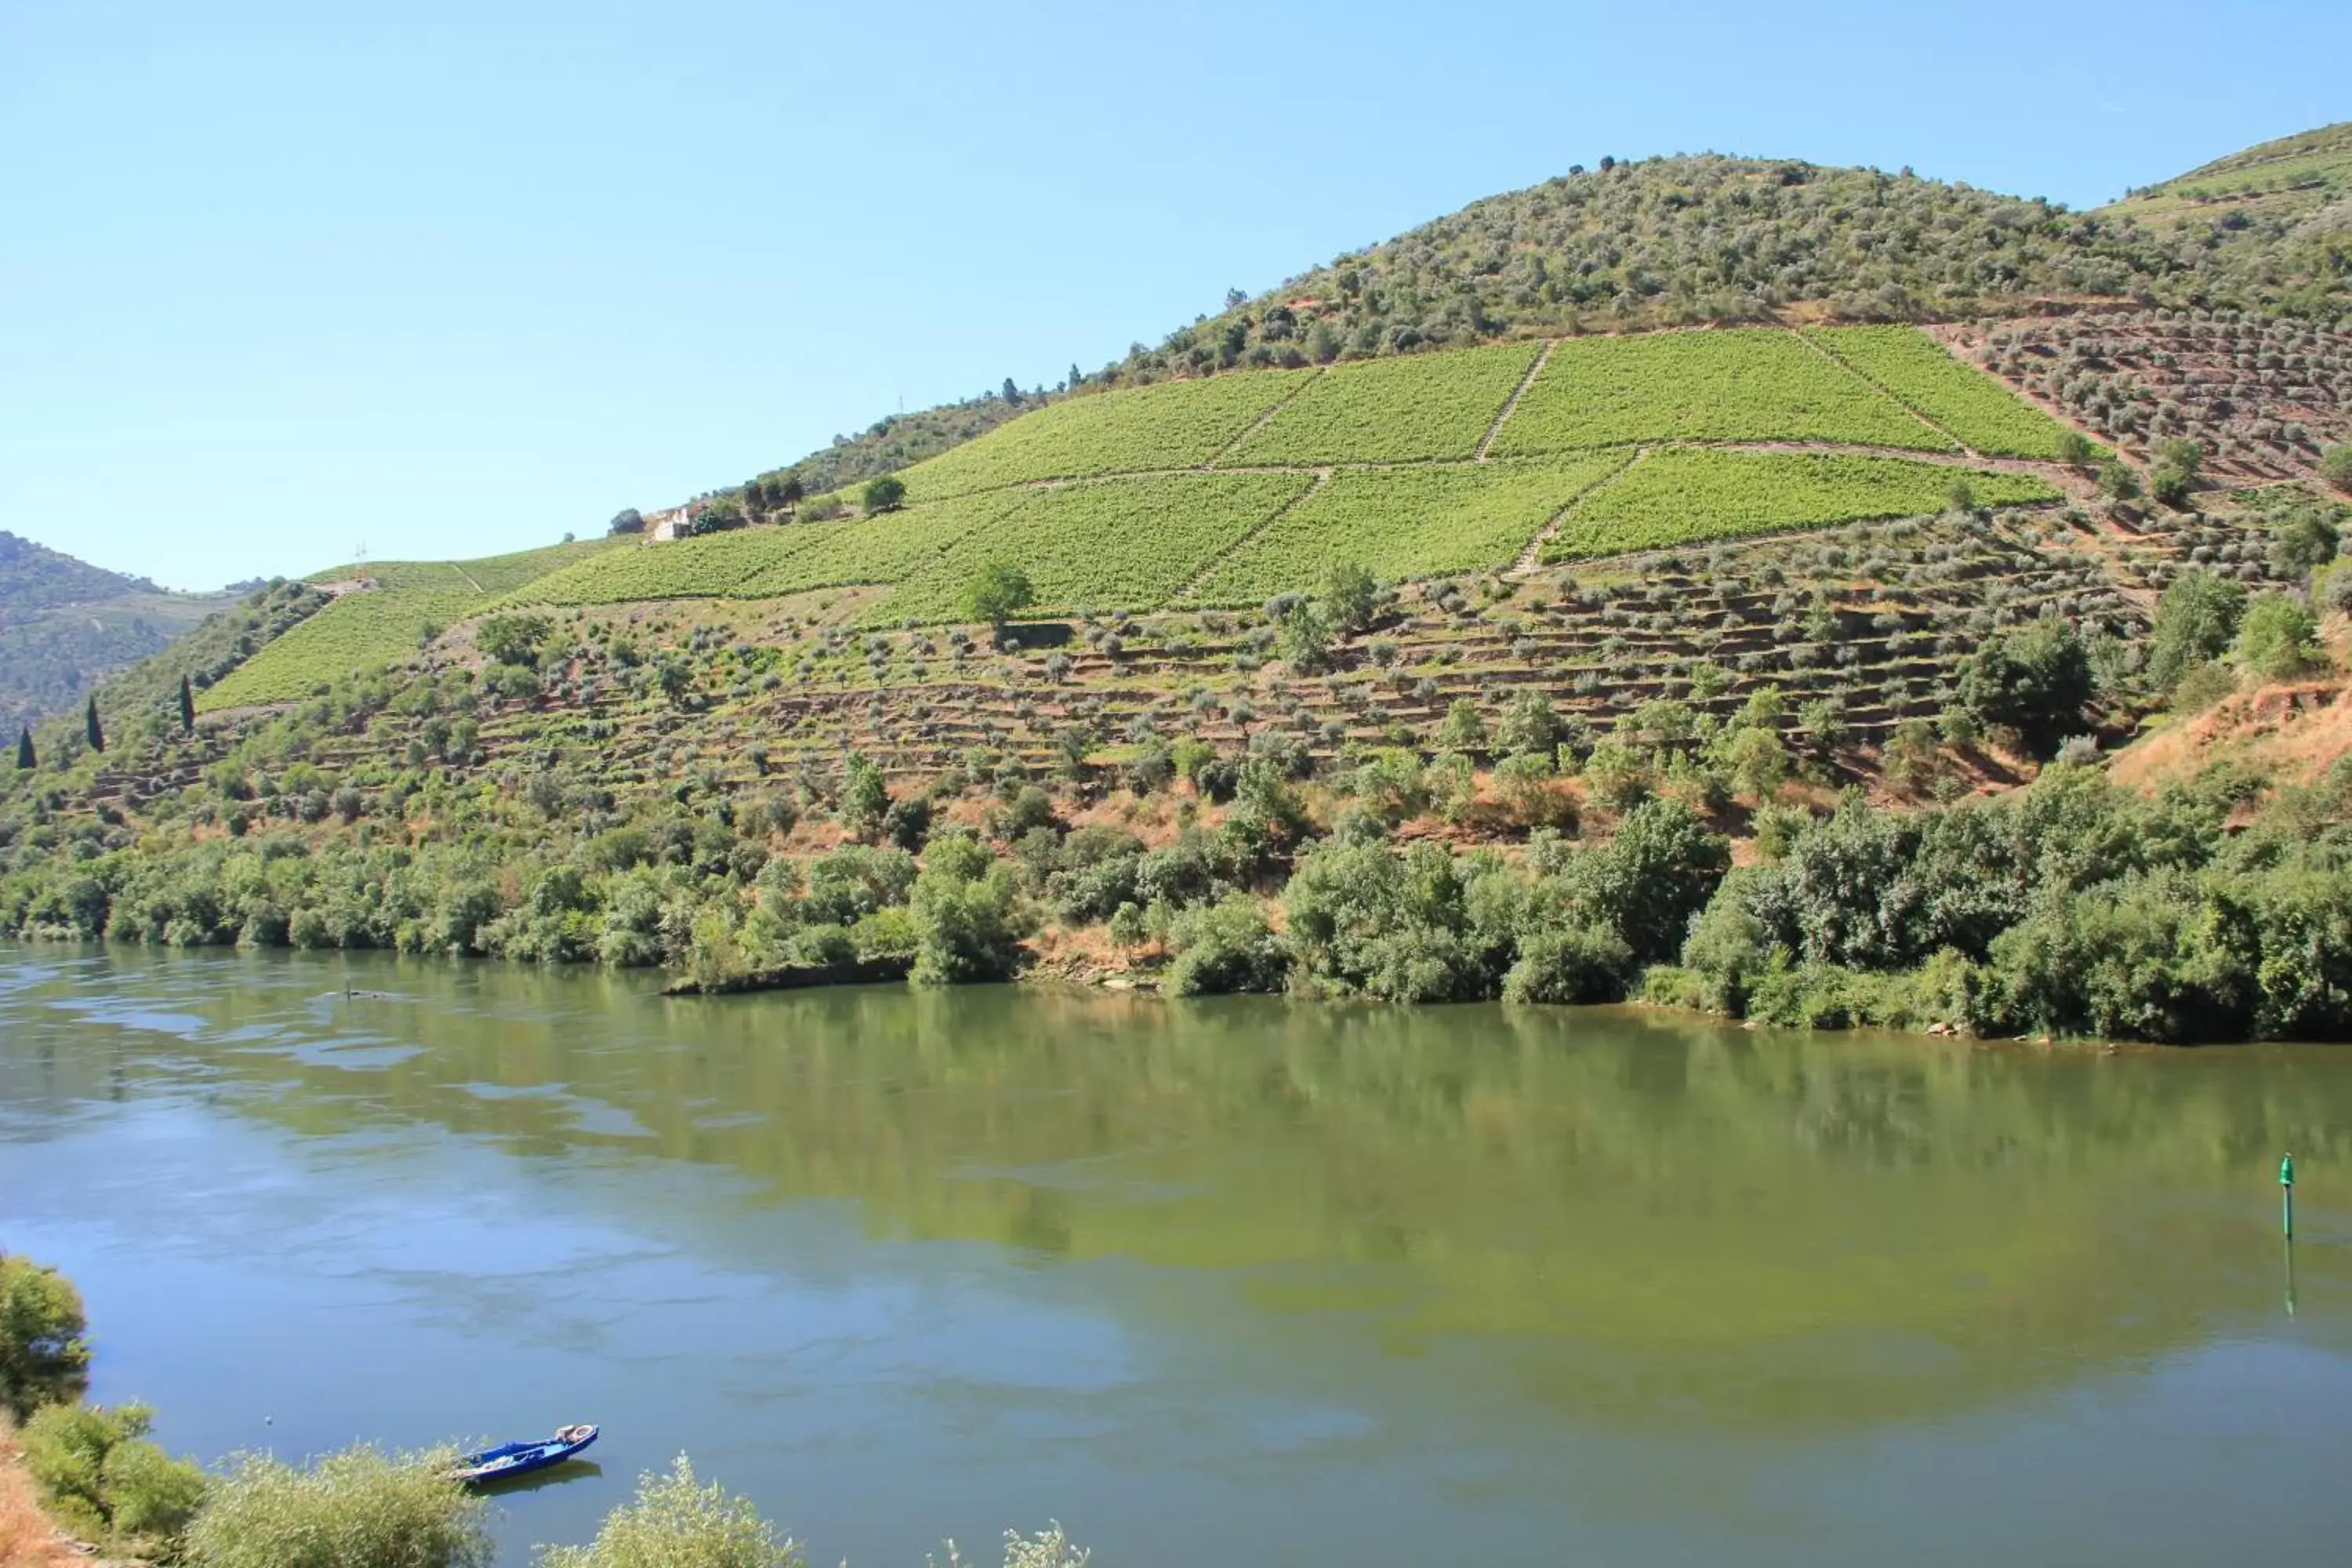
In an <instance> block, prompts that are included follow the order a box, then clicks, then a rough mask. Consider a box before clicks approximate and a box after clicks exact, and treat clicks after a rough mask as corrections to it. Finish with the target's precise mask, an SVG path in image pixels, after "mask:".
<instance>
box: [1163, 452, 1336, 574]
mask: <svg viewBox="0 0 2352 1568" xmlns="http://www.w3.org/2000/svg"><path fill="white" fill-rule="evenodd" d="M1227 471H1228V472H1236V471H1240V470H1232V469H1229V470H1227ZM1280 471H1282V472H1285V473H1287V472H1290V471H1291V470H1289V469H1283V470H1280ZM1314 472H1315V482H1314V483H1313V484H1311V485H1309V486H1307V488H1306V489H1303V490H1301V491H1299V492H1298V493H1297V495H1295V496H1293V497H1291V498H1290V500H1286V501H1285V502H1283V503H1282V504H1281V505H1280V506H1278V507H1276V508H1275V509H1274V510H1273V511H1272V512H1270V513H1268V514H1267V515H1266V516H1265V517H1264V518H1261V519H1260V520H1259V521H1256V522H1255V523H1253V524H1252V525H1251V526H1250V528H1249V530H1248V531H1247V532H1245V533H1244V534H1243V535H1242V536H1241V537H1240V538H1239V539H1236V540H1234V542H1232V543H1231V544H1228V545H1226V546H1225V547H1224V548H1223V550H1220V551H1218V552H1216V553H1215V554H1214V555H1212V556H1211V557H1209V559H1208V560H1207V561H1206V562H1204V563H1202V566H1201V569H1200V570H1199V571H1198V572H1195V573H1193V574H1192V575H1191V576H1190V577H1187V578H1186V579H1184V582H1183V584H1181V586H1179V587H1178V588H1177V590H1176V591H1175V592H1174V593H1172V594H1171V595H1168V597H1167V599H1166V600H1164V601H1163V603H1166V604H1171V605H1172V604H1175V603H1177V602H1178V601H1180V600H1182V599H1187V598H1190V597H1191V596H1192V591H1193V590H1194V589H1195V588H1198V587H1199V586H1200V585H1201V584H1203V583H1205V582H1207V581H1208V580H1209V579H1210V578H1211V577H1213V576H1214V575H1215V574H1216V571H1217V568H1218V567H1220V566H1223V564H1224V563H1226V562H1227V561H1230V560H1231V559H1233V557H1234V556H1235V555H1238V554H1240V553H1241V552H1242V551H1243V550H1244V549H1245V548H1247V546H1248V544H1249V542H1250V541H1251V540H1253V539H1255V538H1256V537H1257V536H1258V535H1259V534H1261V533H1264V532H1265V531H1266V530H1267V529H1269V528H1272V527H1273V526H1274V525H1275V524H1276V523H1277V522H1280V521H1282V520H1283V519H1284V518H1286V517H1288V516H1289V515H1290V514H1291V512H1292V511H1294V510H1297V508H1298V507H1300V506H1302V505H1304V504H1306V502H1307V499H1308V498H1309V497H1311V496H1313V495H1314V494H1315V493H1316V492H1317V491H1318V490H1319V489H1322V488H1323V487H1324V486H1325V485H1328V484H1329V483H1330V482H1331V472H1332V470H1330V469H1329V468H1318V469H1316V470H1314Z"/></svg>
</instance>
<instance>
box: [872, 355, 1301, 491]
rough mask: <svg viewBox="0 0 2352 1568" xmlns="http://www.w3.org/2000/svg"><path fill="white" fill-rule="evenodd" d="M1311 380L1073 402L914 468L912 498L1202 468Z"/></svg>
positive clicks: (1286, 376)
mask: <svg viewBox="0 0 2352 1568" xmlns="http://www.w3.org/2000/svg"><path fill="white" fill-rule="evenodd" d="M1312 374H1314V373H1313V372H1312V371H1274V372H1265V373H1259V374H1246V375H1225V376H1219V377H1217V378H1215V379H1214V380H1200V381H1175V382H1164V383H1161V384H1158V385H1153V386H1143V387H1134V388H1128V389H1121V390H1118V391H1113V392H1106V393H1100V394H1094V395H1087V396H1083V397H1071V398H1066V399H1064V400H1062V401H1060V402H1057V403H1052V404H1048V405H1046V406H1045V407H1043V408H1041V409H1038V410H1037V411H1036V412H1034V413H1032V414H1027V415H1024V416H1022V417H1021V418H1018V419H1015V420H1013V421H1012V422H1011V423H1009V424H1007V425H1004V426H1002V427H1001V428H999V429H996V430H994V431H992V432H991V433H990V434H989V435H987V436H985V437H982V438H981V439H979V440H976V441H972V442H971V443H970V444H969V445H966V446H962V447H957V448H955V449H954V450H953V451H950V452H949V453H947V454H945V455H944V456H941V457H939V458H933V459H932V460H930V461H929V462H926V463H922V464H919V465H918V466H916V467H914V468H909V469H908V470H907V472H906V474H905V476H904V477H905V479H906V481H907V494H908V499H909V500H917V501H925V500H937V499H940V498H943V497H947V496H955V495H963V494H966V493H968V492H970V491H973V490H983V489H998V488H1001V487H1003V486H1005V485H1016V484H1027V483H1031V482H1034V481H1035V480H1038V479H1090V478H1093V477H1095V476H1097V475H1101V474H1118V473H1140V472H1144V471H1146V470H1150V469H1160V468H1197V467H1199V466H1200V465H1201V464H1202V463H1205V462H1207V461H1208V460H1209V459H1210V458H1213V457H1215V456H1216V455H1217V453H1219V452H1220V451H1222V450H1223V449H1224V448H1225V447H1227V446H1230V445H1231V444H1232V442H1233V440H1234V437H1237V436H1239V435H1240V434H1241V433H1242V432H1243V431H1244V430H1246V429H1248V428H1249V427H1250V426H1251V425H1252V424H1253V423H1255V421H1256V420H1257V419H1258V418H1259V416H1262V415H1264V414H1265V411H1266V410H1267V409H1269V408H1272V407H1273V406H1275V405H1276V404H1277V403H1280V402H1281V401H1282V400H1283V399H1284V398H1285V397H1287V396H1289V395H1290V394H1291V393H1292V392H1294V391H1296V390H1297V387H1298V385H1299V384H1300V383H1301V382H1302V381H1304V380H1305V379H1306V378H1307V376H1310V375H1312Z"/></svg>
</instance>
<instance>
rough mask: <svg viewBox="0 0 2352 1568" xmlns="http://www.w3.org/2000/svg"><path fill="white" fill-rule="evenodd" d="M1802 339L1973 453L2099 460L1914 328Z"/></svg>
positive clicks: (1818, 330)
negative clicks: (1888, 393)
mask: <svg viewBox="0 0 2352 1568" xmlns="http://www.w3.org/2000/svg"><path fill="white" fill-rule="evenodd" d="M1805 336H1807V337H1808V338H1810V339H1811V340H1812V341H1813V342H1817V343H1819V344H1821V345H1822V347H1824V348H1826V349H1828V350H1829V351H1830V352H1831V353H1833V354H1835V355H1837V357H1838V358H1840V359H1841V360H1843V361H1844V362H1845V363H1848V364H1850V365H1852V366H1853V368H1854V369H1856V370H1858V371H1860V372H1861V373H1862V374H1864V375H1865V376H1867V377H1869V378H1870V380H1872V381H1873V382H1874V383H1876V384H1878V385H1880V386H1883V387H1885V389H1886V390H1887V391H1888V392H1891V393H1893V394H1894V395H1895V396H1896V397H1898V398H1900V399H1902V400H1903V402H1904V403H1905V404H1906V405H1909V406H1910V407H1912V408H1915V409H1916V410H1918V411H1919V412H1920V413H1921V414H1924V415H1926V416H1927V417H1928V418H1929V419H1932V420H1934V421H1935V422H1936V423H1937V425H1939V426H1942V427H1943V428H1945V429H1947V430H1948V431H1950V432H1951V433H1952V434H1953V435H1955V436H1957V437H1959V438H1960V440H1961V442H1962V443H1963V444H1964V445H1966V446H1967V447H1969V450H1970V451H1975V452H1982V453H1985V454H1986V455H1988V456H1990V457H1996V458H2058V459H2063V460H2064V461H2068V462H2074V463H2080V462H2084V461H2086V460H2088V459H2089V458H2092V457H2094V456H2095V455H2096V448H2094V447H2091V446H2090V444H2089V443H2088V442H2087V441H2084V440H2083V438H2082V437H2079V436H2075V437H2074V443H2070V442H2069V441H2068V439H2067V437H2069V436H2073V435H2074V432H2072V431H2069V430H2068V429H2067V428H2066V427H2065V426H2063V425H2061V424H2059V423H2058V421H2056V420H2055V419H2053V418H2051V417H2050V416H2048V415H2047V414H2044V413H2042V411H2041V410H2040V409H2038V408H2036V407H2034V406H2033V405H2032V404H2030V403H2028V402H2026V401H2025V400H2024V399H2023V398H2021V397H2019V396H2018V395H2016V394H2014V393H2012V392H2011V391H2010V390H2009V389H2008V388H2007V387H2005V386H2003V385H2001V384H2000V383H1999V382H1997V381H1995V380H1994V379H1993V378H1992V377H1990V376H1989V375H1987V374H1984V373H1983V372H1982V371H1980V370H1978V369H1977V368H1976V367H1974V366H1973V365H1969V364H1965V363H1961V362H1960V361H1958V360H1957V359H1954V358H1953V357H1952V356H1951V355H1950V354H1949V353H1946V352H1945V351H1944V348H1943V345H1942V344H1940V343H1938V342H1936V341H1935V340H1934V339H1933V338H1930V337H1928V336H1927V333H1925V332H1922V331H1919V330H1918V329H1917V328H1916V327H1809V328H1807V329H1805ZM2077 443H2079V444H2077Z"/></svg>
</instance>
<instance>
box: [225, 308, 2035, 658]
mask: <svg viewBox="0 0 2352 1568" xmlns="http://www.w3.org/2000/svg"><path fill="white" fill-rule="evenodd" d="M2068 434H2069V432H2068V431H2067V429H2066V427H2065V426H2063V425H2062V424H2061V423H2060V422H2059V421H2058V420H2056V419H2054V418H2053V417H2052V416H2050V415H2048V414H2046V413H2043V412H2042V411H2041V410H2039V409H2037V408H2035V407H2033V406H2032V405H2030V404H2028V403H2026V402H2023V401H2021V400H2020V399H2019V398H2017V397H2016V396H2014V395H2011V394H2010V393H2008V392H2006V391H2004V390H2003V389H2002V388H2001V387H2000V384H1998V383H1997V382H1995V381H1994V380H1993V379H1991V378H1990V377H1988V376H1986V375H1984V374H1981V373H1979V372H1978V371H1976V370H1973V369H1970V368H1969V367H1968V366H1966V365H1964V364H1962V363H1958V361H1955V360H1954V359H1952V358H1951V357H1950V356H1949V355H1948V354H1947V353H1945V352H1944V351H1943V350H1942V349H1941V348H1940V347H1938V346H1937V344H1936V343H1935V342H1932V341H1931V340H1929V339H1927V337H1925V336H1923V335H1921V334H1920V333H1918V332H1917V331H1915V330H1913V329H1910V328H1877V329H1854V330H1850V331H1830V332H1804V333H1801V332H1795V331H1783V330H1780V329H1759V328H1750V329H1739V330H1734V331H1688V332H1674V333H1663V334H1655V335H1651V336H1645V337H1633V338H1579V339H1570V340H1563V341H1560V342H1542V343H1525V344H1507V345H1499V346H1494V347H1486V348H1476V349H1469V350H1463V351H1459V352H1454V353H1431V354H1421V355H1414V356H1412V357H1409V358H1401V359H1389V360H1373V361H1369V362H1365V363H1352V364H1343V365H1337V366H1333V367H1331V368H1328V369H1325V370H1298V371H1267V372H1255V373H1251V372H1236V373H1234V374H1227V375H1221V376H1217V377H1214V378H1209V379H1199V380H1188V381H1176V382H1168V383H1162V384H1155V385H1150V386H1144V387H1136V388H1129V389H1123V390H1119V391H1114V392H1108V393H1103V394H1099V395H1089V396H1083V397H1076V398H1070V399H1066V400H1064V401H1061V402H1057V403H1054V404H1052V405H1048V406H1046V407H1045V408H1043V409H1040V410H1037V411H1035V412H1033V413H1031V414H1029V415H1027V416H1024V417H1022V418H1019V419H1015V420H1013V421H1011V422H1010V423H1008V424H1005V425H1003V426H999V427H998V428H996V429H994V430H992V431H991V432H990V433H988V434H987V435H984V436H982V437H979V438H977V439H975V440H973V441H971V442H968V443H966V444H965V445H963V446H961V447H957V448H955V449H954V450H952V451H950V452H948V453H946V454H944V455H943V456H941V457H939V458H932V459H930V460H929V461H927V462H923V463H919V464H917V465H916V466H914V467H913V468H908V470H906V472H905V474H904V476H903V478H904V481H905V485H906V494H907V497H908V504H907V505H906V506H905V507H904V508H903V509H900V510H893V511H890V512H888V513H887V514H884V515H881V516H877V517H871V518H861V519H856V520H853V521H828V522H818V523H811V524H806V525H800V524H789V525H785V526H781V527H772V528H755V529H750V530H746V531H740V532H733V533H720V534H714V535H709V536H705V537H702V538H698V539H692V540H687V541H682V542H672V543H662V544H646V545H642V546H639V547H636V548H631V549H622V550H616V551H613V552H604V553H598V554H593V555H590V556H586V557H585V558H583V559H581V560H578V561H575V562H572V563H570V564H568V565H567V566H566V567H565V568H564V569H563V570H562V571H559V572H554V573H551V574H548V575H545V576H543V577H540V578H537V579H534V580H532V581H530V582H528V583H526V584H523V585H521V586H520V587H519V588H517V589H515V590H513V591H512V592H510V593H509V595H507V596H506V598H505V600H504V601H502V602H503V603H504V604H505V605H517V606H523V605H539V606H548V607H557V608H566V607H580V606H587V605H612V604H625V603H635V602H644V601H653V600H663V599H681V598H710V597H733V598H742V599H760V598H774V597H779V596H782V595H793V594H800V593H806V592H810V591H813V590H817V589H825V588H850V587H870V588H875V589H880V590H886V591H885V592H881V593H879V594H876V595H866V596H865V597H864V598H863V599H862V600H861V601H860V605H859V612H858V613H859V616H860V618H861V619H862V621H863V623H864V624H866V625H870V626H891V625H901V624H911V623H922V624H937V623H941V622H951V621H955V620H958V619H960V618H963V616H964V614H965V612H964V609H963V605H962V597H963V592H964V588H965V585H966V584H968V583H969V581H970V580H971V577H972V575H973V574H975V573H976V572H977V571H978V570H979V569H980V568H981V567H982V566H983V565H986V564H989V563H996V562H1002V563H1007V564H1011V565H1013V566H1017V567H1019V568H1020V569H1021V570H1022V571H1023V572H1024V574H1027V575H1028V576H1029V577H1030V579H1031V581H1032V583H1033V584H1034V587H1035V589H1036V591H1037V595H1038V597H1037V602H1036V604H1035V605H1034V609H1033V611H1032V613H1033V614H1034V615H1044V616H1052V615H1063V614H1067V613H1070V612H1073V611H1086V610H1106V611H1107V610H1113V609H1126V610H1130V611H1132V610H1144V609H1152V608H1158V607H1162V606H1167V605H1235V604H1244V603H1253V602H1255V601H1256V600H1259V599H1263V598H1265V597H1266V596H1268V595H1274V594H1280V593H1286V592H1299V591H1304V590H1306V589H1307V588H1309V587H1311V586H1312V585H1313V584H1315V583H1316V581H1318V577H1319V575H1320V574H1321V573H1322V572H1323V570H1324V569H1325V568H1326V567H1327V566H1328V564H1329V563H1330V562H1331V561H1332V560H1334V559H1338V558H1346V559H1351V560H1357V561H1360V562H1361V563H1364V564H1365V565H1366V566H1367V567H1368V568H1369V569H1370V570H1371V571H1373V572H1375V573H1376V574H1381V575H1385V576H1390V577H1407V576H1416V575H1423V574H1432V573H1454V572H1467V571H1475V570H1480V569H1487V568H1495V569H1499V568H1505V567H1509V566H1512V565H1514V564H1516V563H1521V562H1533V561H1534V560H1536V559H1538V558H1542V559H1553V560H1557V559H1568V558H1581V557H1590V556H1593V555H1601V554H1608V553H1612V552H1620V551H1624V550H1630V549H1637V548H1649V547H1654V546H1658V545H1663V544H1674V543H1690V542H1706V541H1708V540H1714V539H1719V538H1729V537H1737V536H1739V535H1743V534H1748V533H1754V532H1759V531H1779V530H1784V529H1801V528H1805V527H1811V526H1817V525H1822V524H1829V523H1843V522H1850V521H1858V520H1866V519H1874V518H1885V517H1899V516H1909V515H1918V514H1922V513H1927V512H1933V511H1936V510H1940V509H1941V508H1942V507H1943V506H1944V505H1945V503H1946V501H1947V500H1948V498H1949V497H1950V495H1951V494H1952V493H1953V487H1954V485H1955V484H1956V483H1958V484H1960V485H1963V486H1965V487H1966V488H1967V489H1969V491H1970V492H1971V493H1972V494H1974V495H1975V496H1976V497H1977V498H1978V499H1979V500H1981V501H1983V502H1985V503H1987V504H2003V505H2019V504H2030V503H2033V502H2040V501H2054V500H2058V499H2059V498H2060V496H2061V495H2062V494H2063V491H2064V489H2065V487H2066V486H2067V485H2069V484H2075V485H2077V486H2078V487H2079V485H2080V482H2081V481H2080V479H2079V477H2077V476H2074V475H2073V474H2072V473H2070V471H2068V470H2066V469H2064V468H2061V467H2059V466H2057V465H2056V464H2055V463H2054V462H2053V461H2052V459H2053V458H2056V457H2057V455H2058V454H2059V452H2060V451H2061V450H2062V448H2063V444H2064V441H2065V438H2066V437H2067V436H2068ZM1750 448H1759V449H1760V450H1751V449H1750ZM1996 459H1998V463H1996ZM401 586H402V588H403V591H404V592H411V593H418V594H421V593H424V592H425V587H424V585H422V584H417V585H413V586H412V585H409V584H405V583H404V584H402V585H401ZM427 608H428V610H431V611H433V612H434V613H438V612H439V611H440V610H441V609H445V608H446V605H435V606H427ZM387 613H389V612H387ZM416 618H417V616H416V614H415V613H408V612H404V619H405V622H406V623H407V624H408V625H410V626H413V624H414V622H415V619H416ZM322 623H325V625H323V626H322V629H321V632H320V634H318V636H319V637H321V638H323V637H325V636H326V635H327V633H328V631H330V630H331V629H332V624H331V618H329V617H322ZM379 646H382V645H379ZM301 651H302V650H301V649H300V647H299V645H298V646H296V647H289V649H288V650H286V652H285V653H284V654H283V655H282V656H280V657H281V658H287V659H291V658H294V657H295V656H296V655H298V654H299V653H300V652H301ZM261 689H263V688H262V687H261V686H260V685H259V684H258V682H254V683H248V684H247V686H245V687H242V688H237V689H232V690H230V691H228V692H227V693H225V694H224V695H223V696H222V697H221V698H220V699H219V700H222V701H228V700H240V699H242V700H251V699H252V698H253V697H255V696H256V695H257V693H258V692H259V691H260V690H261Z"/></svg>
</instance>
